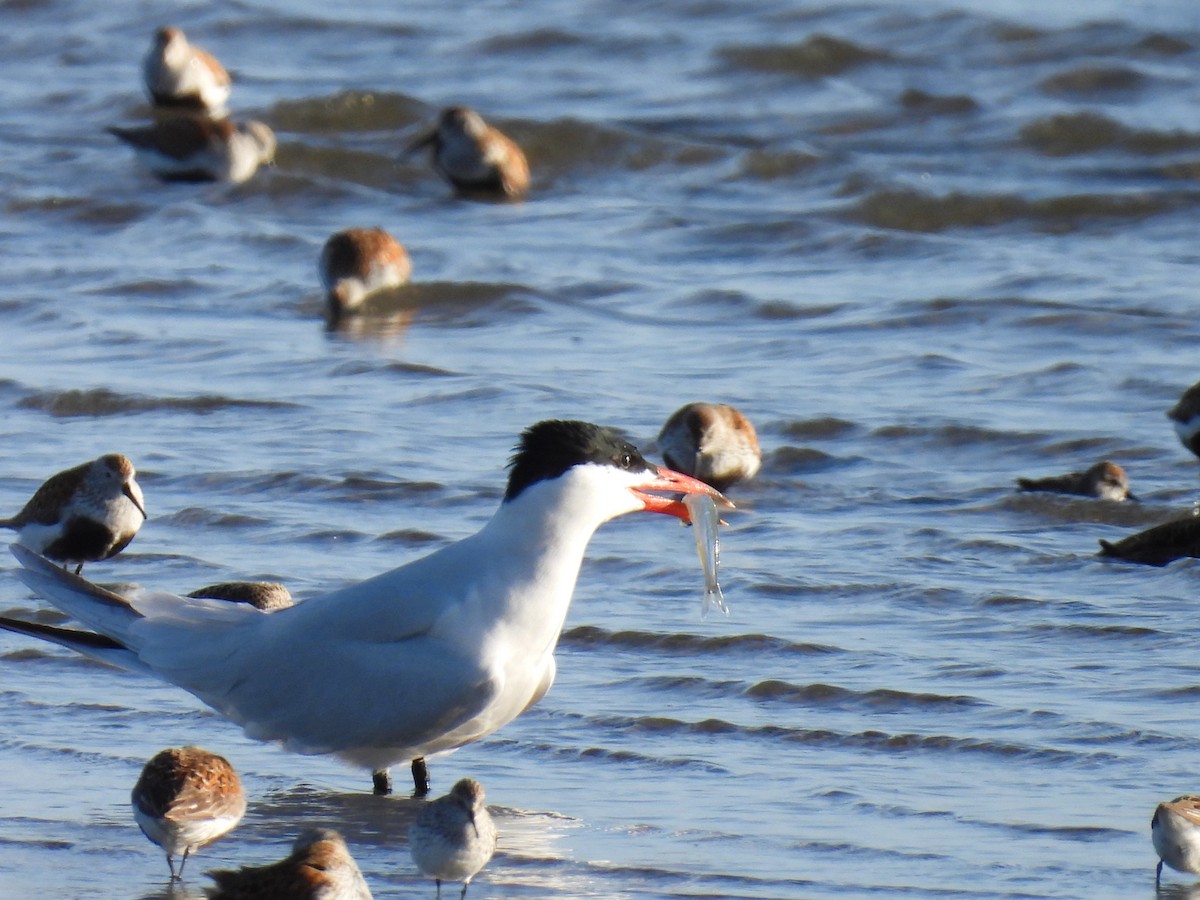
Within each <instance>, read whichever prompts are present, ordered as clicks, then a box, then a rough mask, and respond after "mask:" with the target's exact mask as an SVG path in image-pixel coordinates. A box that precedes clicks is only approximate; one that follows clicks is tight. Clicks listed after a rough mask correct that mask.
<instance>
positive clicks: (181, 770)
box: [130, 747, 246, 881]
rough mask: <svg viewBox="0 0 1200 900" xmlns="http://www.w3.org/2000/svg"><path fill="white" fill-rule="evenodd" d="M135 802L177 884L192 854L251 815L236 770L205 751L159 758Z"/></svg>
mask: <svg viewBox="0 0 1200 900" xmlns="http://www.w3.org/2000/svg"><path fill="white" fill-rule="evenodd" d="M130 802H131V804H132V806H133V817H134V819H136V820H137V823H138V827H139V828H141V829H142V834H144V835H146V837H148V838H149V839H150V840H152V841H153V842H154V843H156V844H158V846H160V847H162V848H163V850H165V851H166V853H167V865H168V866H169V867H170V869H171V880H172V881H179V880H181V879H182V878H183V867H184V866H185V865H186V864H187V861H188V856H190V855H191V853H192V851H194V850H199V849H200V848H201V847H204V846H207V845H208V844H211V843H212V842H213V841H215V840H217V838H220V837H222V836H224V835H226V834H228V833H229V832H230V831H232V830H233V828H234V827H235V826H236V825H237V823H238V822H240V821H241V820H242V816H243V815H245V813H246V795H245V794H244V793H243V792H242V783H241V781H240V780H239V779H238V776H237V772H235V771H234V770H233V766H231V765H230V764H229V761H228V760H227V759H225V757H223V756H218V755H217V754H215V753H209V752H208V751H207V750H201V749H200V748H199V747H171V748H169V749H167V750H163V751H162V752H160V753H158V754H156V755H155V756H154V758H153V759H151V760H150V761H149V762H148V763H146V766H145V768H143V769H142V775H141V777H140V778H138V781H137V784H136V785H135V786H134V788H133V794H132V796H131V798H130ZM177 856H179V857H181V859H180V861H179V869H178V870H176V868H175V857H177Z"/></svg>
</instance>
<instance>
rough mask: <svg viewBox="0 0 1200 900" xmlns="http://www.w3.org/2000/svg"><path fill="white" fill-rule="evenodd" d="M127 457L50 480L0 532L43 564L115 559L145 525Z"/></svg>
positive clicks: (114, 456) (0, 523) (79, 565)
mask: <svg viewBox="0 0 1200 900" xmlns="http://www.w3.org/2000/svg"><path fill="white" fill-rule="evenodd" d="M136 475H137V472H136V470H135V469H134V467H133V463H132V462H130V461H129V457H127V456H122V455H121V454H120V453H109V454H106V455H104V456H101V457H99V458H98V459H94V460H92V461H91V462H86V463H83V464H81V465H78V466H75V467H74V468H71V469H67V470H65V471H63V472H59V473H58V474H56V475H52V476H50V478H48V479H47V480H46V482H45V483H44V484H43V485H42V486H41V487H39V488H38V489H37V490H36V491H35V492H34V494H33V496H32V497H31V498H30V499H29V502H28V503H26V504H25V506H24V508H22V510H21V511H20V512H19V513H17V514H16V515H15V516H13V517H12V518H10V519H0V528H11V529H13V530H15V531H16V532H17V543H19V544H21V545H22V546H25V547H28V548H29V549H30V550H32V551H34V552H35V553H40V554H41V555H42V556H45V557H46V558H47V559H52V560H54V561H55V562H58V563H62V564H63V565H64V566H70V565H74V566H75V574H76V575H78V574H79V573H80V572H82V571H83V564H84V563H88V562H96V561H98V560H102V559H108V558H109V557H112V556H116V555H117V554H118V553H120V552H121V551H122V550H124V549H125V548H126V547H127V546H128V545H129V542H130V541H132V540H133V538H134V535H136V534H137V533H138V529H140V528H141V527H142V523H143V522H145V521H146V502H145V500H144V499H143V498H142V488H141V486H140V485H139V484H138V483H137V478H136Z"/></svg>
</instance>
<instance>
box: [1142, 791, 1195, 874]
mask: <svg viewBox="0 0 1200 900" xmlns="http://www.w3.org/2000/svg"><path fill="white" fill-rule="evenodd" d="M1150 840H1151V841H1152V842H1153V843H1154V851H1155V852H1156V853H1157V854H1158V868H1156V869H1155V870H1154V886H1155V887H1156V888H1157V887H1158V886H1159V882H1161V880H1162V867H1163V863H1166V864H1167V865H1168V866H1170V867H1171V868H1172V869H1174V870H1175V871H1176V872H1190V873H1191V874H1193V875H1195V874H1200V797H1196V796H1193V795H1191V794H1184V795H1183V796H1182V797H1176V798H1175V799H1174V800H1172V801H1170V802H1163V803H1160V804H1158V808H1157V809H1155V810H1154V816H1153V817H1152V818H1151V819H1150Z"/></svg>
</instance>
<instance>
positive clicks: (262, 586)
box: [188, 581, 294, 612]
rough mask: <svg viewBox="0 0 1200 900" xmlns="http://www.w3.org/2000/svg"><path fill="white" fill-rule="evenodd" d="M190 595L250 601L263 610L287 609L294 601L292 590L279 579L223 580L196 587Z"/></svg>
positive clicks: (237, 601) (242, 601) (256, 607)
mask: <svg viewBox="0 0 1200 900" xmlns="http://www.w3.org/2000/svg"><path fill="white" fill-rule="evenodd" d="M188 596H189V597H194V598H195V599H197V600H229V601H230V602H232V603H248V604H250V605H251V606H253V607H254V608H255V609H259V610H262V611H263V612H274V611H275V610H277V609H287V608H288V607H289V606H291V605H292V603H293V602H294V601H293V600H292V592H291V591H289V590H288V589H287V588H286V587H285V586H284V585H282V584H280V583H279V582H278V581H222V582H219V583H217V584H208V585H205V586H204V587H202V588H196V590H194V591H192V592H191V593H189V594H188Z"/></svg>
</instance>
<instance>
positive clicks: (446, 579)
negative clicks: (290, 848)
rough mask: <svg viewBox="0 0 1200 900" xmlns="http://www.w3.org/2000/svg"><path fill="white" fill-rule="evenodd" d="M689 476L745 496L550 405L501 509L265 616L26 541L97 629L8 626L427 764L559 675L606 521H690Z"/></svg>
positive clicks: (274, 728)
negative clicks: (358, 578) (120, 577)
mask: <svg viewBox="0 0 1200 900" xmlns="http://www.w3.org/2000/svg"><path fill="white" fill-rule="evenodd" d="M654 491H662V492H668V493H667V495H666V496H663V495H660V494H655V493H650V492H654ZM689 493H702V494H708V495H709V496H711V497H713V498H714V500H715V501H716V502H720V503H723V504H724V505H726V506H732V504H731V503H729V501H728V500H726V499H725V498H724V497H723V496H722V495H721V494H720V493H719V492H718V491H716V490H715V489H713V488H712V487H710V486H708V485H706V484H704V483H703V482H701V481H698V480H696V479H694V478H690V477H688V476H686V475H683V474H680V473H678V472H673V471H671V470H670V469H667V468H662V467H658V466H652V465H651V464H650V463H648V462H646V460H645V459H644V458H643V457H642V455H641V453H639V452H638V450H637V448H636V447H634V446H633V445H632V444H630V443H628V442H627V441H625V440H623V439H622V438H621V437H620V436H619V435H617V434H616V433H615V432H613V431H611V430H610V429H607V428H601V427H600V426H597V425H592V424H590V423H588V422H577V421H561V420H552V421H545V422H539V423H538V424H536V425H534V426H532V427H530V428H528V429H526V430H525V432H524V433H523V434H522V435H521V440H520V444H519V446H518V447H517V452H516V454H515V455H514V457H513V459H512V463H511V467H510V472H509V477H508V484H507V487H506V490H505V493H504V499H503V500H502V502H501V503H500V507H499V509H497V510H496V513H495V514H494V515H493V516H492V518H491V519H490V520H489V521H488V522H487V524H485V525H484V526H483V528H482V529H480V530H479V531H478V532H477V533H475V534H474V535H471V536H470V537H467V538H464V539H463V540H461V541H459V542H458V543H455V544H450V545H449V546H446V547H442V548H441V549H439V550H437V551H435V552H433V553H431V554H430V555H428V556H426V557H423V558H421V559H418V560H416V561H414V562H411V563H409V564H407V565H404V566H401V567H400V568H398V569H393V570H392V571H390V572H385V573H384V574H382V575H378V576H376V577H374V578H370V579H368V580H366V581H363V582H359V583H358V584H354V585H351V586H349V587H346V588H343V589H341V590H338V591H334V592H333V593H330V594H326V595H324V596H320V597H314V598H311V599H309V600H306V601H304V602H303V603H298V604H296V605H295V606H293V607H291V608H289V609H282V610H279V611H278V612H274V613H271V614H270V615H264V614H262V613H260V612H259V611H258V610H255V609H253V608H251V607H249V606H245V605H243V604H230V603H226V602H223V601H219V600H195V599H190V598H183V597H175V596H173V595H170V594H166V593H164V592H161V591H147V590H142V589H136V588H135V589H132V590H129V591H126V592H125V593H123V594H117V593H114V592H112V591H109V590H106V589H105V588H102V587H99V586H97V585H94V584H92V583H90V582H88V581H86V580H84V579H82V578H79V577H77V576H74V575H71V574H70V573H69V572H63V571H60V570H59V569H58V568H56V567H55V566H53V565H51V564H50V563H49V562H47V561H46V560H44V559H42V558H41V557H39V556H37V555H36V554H34V553H31V552H30V551H28V550H26V549H25V548H23V547H20V546H13V547H12V551H13V554H14V555H15V556H16V557H17V559H18V560H19V561H20V562H21V565H22V566H23V568H22V569H20V570H17V574H18V577H20V578H21V579H22V580H24V581H25V583H26V584H28V585H29V586H30V587H31V588H33V590H34V591H35V592H37V593H38V594H40V595H42V596H43V597H45V598H46V599H48V600H49V601H50V602H51V603H53V604H54V605H55V606H57V607H58V608H59V609H61V610H63V611H64V612H66V613H67V614H68V615H71V616H72V617H74V618H75V619H76V620H78V621H79V622H82V623H83V624H84V625H85V626H86V627H87V628H89V629H92V631H89V632H79V631H76V630H71V629H60V628H55V627H53V626H45V625H38V624H34V623H28V622H22V621H20V620H15V619H8V618H0V627H3V628H6V629H8V630H11V631H17V632H20V633H24V634H29V635H32V636H34V637H38V638H41V639H44V640H50V641H53V642H55V643H58V644H61V645H63V646H66V647H70V648H72V649H74V650H77V651H79V652H82V653H86V654H89V655H91V656H94V657H96V658H99V659H103V660H105V661H107V662H110V663H114V664H116V665H119V666H123V667H124V668H126V669H130V670H133V671H140V672H145V673H149V674H152V675H155V676H157V677H158V678H160V679H162V680H164V681H167V682H169V683H171V684H175V685H177V686H179V687H181V688H183V689H184V690H186V691H189V692H191V693H192V694H194V695H195V696H196V697H198V698H199V699H200V700H202V701H203V702H204V703H206V704H208V705H209V706H211V707H212V708H213V709H215V710H216V711H217V712H219V713H221V714H222V715H224V716H225V717H226V718H228V719H230V720H231V721H233V722H235V723H237V724H239V725H240V726H242V728H243V729H244V730H245V732H246V734H247V735H249V736H250V737H252V738H256V739H258V740H264V741H277V742H279V743H281V744H282V745H283V746H284V747H285V748H286V749H289V750H292V751H296V752H299V753H307V754H332V755H335V756H337V757H339V758H340V759H342V760H344V761H346V762H349V763H351V764H353V765H357V766H363V767H366V768H368V769H369V770H370V771H372V772H379V771H381V770H385V769H387V768H388V767H389V766H392V765H395V764H397V763H400V762H406V761H413V762H414V763H419V764H420V765H421V767H422V769H423V768H424V759H425V758H426V757H428V756H430V755H432V754H435V753H444V752H446V751H449V750H453V749H456V748H457V747H460V746H462V745H463V744H467V743H470V742H472V741H477V740H479V739H481V738H483V737H486V736H487V735H489V734H491V733H492V732H494V731H495V730H496V729H498V728H500V727H501V726H503V725H505V724H507V723H508V722H510V721H512V720H513V719H514V718H516V717H517V716H519V715H520V714H521V713H522V712H524V711H525V710H526V709H528V708H529V707H530V706H532V705H533V704H534V703H536V702H537V701H538V700H540V699H541V698H542V696H543V695H544V694H545V693H546V691H547V690H549V688H550V685H551V683H552V682H553V681H554V674H555V661H554V650H555V647H556V645H557V643H558V637H559V633H560V632H561V631H562V626H563V622H564V620H565V619H566V615H567V610H568V608H569V606H570V603H571V596H572V594H573V593H574V590H575V581H576V578H577V577H578V574H579V569H580V566H581V565H582V562H583V556H584V553H585V551H586V549H587V544H588V541H589V540H590V538H591V536H592V534H593V533H594V532H595V530H596V529H597V528H598V527H599V526H600V525H602V524H603V523H604V522H606V521H608V520H609V519H613V518H616V517H617V516H622V515H625V514H627V513H631V512H638V511H642V510H645V511H647V512H655V513H664V514H668V515H672V516H676V517H678V518H680V519H683V520H684V521H688V520H689V512H688V507H687V505H686V504H685V503H684V502H682V501H681V500H679V499H677V497H678V495H679V494H689ZM414 768H415V766H414ZM416 786H417V788H418V792H419V791H420V789H421V785H420V784H417V785H416Z"/></svg>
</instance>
